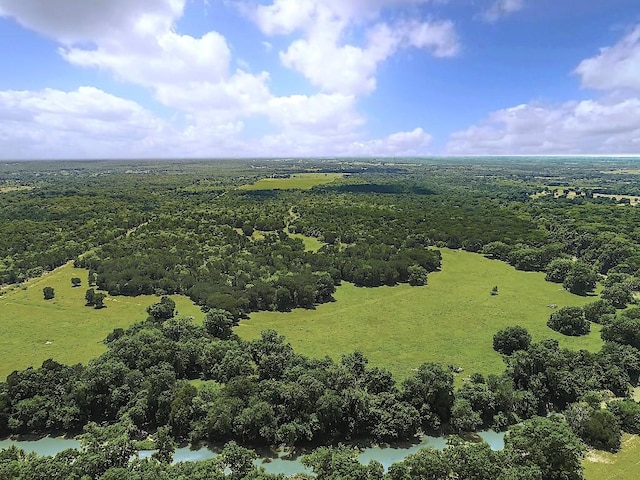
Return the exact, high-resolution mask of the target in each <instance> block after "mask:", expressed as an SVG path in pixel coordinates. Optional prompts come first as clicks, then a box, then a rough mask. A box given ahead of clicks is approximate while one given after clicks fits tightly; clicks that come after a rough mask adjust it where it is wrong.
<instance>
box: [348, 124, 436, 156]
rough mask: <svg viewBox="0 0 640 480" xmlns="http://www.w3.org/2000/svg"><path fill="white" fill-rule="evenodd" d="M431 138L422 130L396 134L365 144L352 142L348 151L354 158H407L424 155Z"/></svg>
mask: <svg viewBox="0 0 640 480" xmlns="http://www.w3.org/2000/svg"><path fill="white" fill-rule="evenodd" d="M431 141H432V137H431V135H429V134H428V133H426V132H425V131H424V130H423V129H422V128H416V129H414V130H412V131H410V132H397V133H393V134H391V135H389V136H388V137H386V138H383V139H379V140H370V141H366V142H354V143H353V144H352V145H351V146H350V149H349V152H348V153H349V154H350V155H356V156H394V155H399V156H409V155H426V154H428V153H429V152H428V147H429V145H430V144H431Z"/></svg>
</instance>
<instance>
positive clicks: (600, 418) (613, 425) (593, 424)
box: [583, 409, 622, 452]
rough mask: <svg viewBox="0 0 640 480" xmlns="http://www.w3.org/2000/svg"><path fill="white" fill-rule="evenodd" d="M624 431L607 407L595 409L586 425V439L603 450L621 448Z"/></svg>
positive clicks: (612, 450) (613, 450)
mask: <svg viewBox="0 0 640 480" xmlns="http://www.w3.org/2000/svg"><path fill="white" fill-rule="evenodd" d="M621 437H622V431H621V430H620V422H619V421H618V419H617V418H616V416H615V415H614V414H613V413H612V412H610V411H609V410H607V409H600V410H596V411H594V412H593V413H592V414H591V416H590V418H589V419H588V420H587V422H586V423H585V425H584V437H583V439H584V441H585V442H587V443H588V444H589V445H592V446H594V447H596V448H599V449H601V450H608V451H610V452H617V451H618V450H620V439H621Z"/></svg>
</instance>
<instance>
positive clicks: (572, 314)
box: [547, 307, 591, 336]
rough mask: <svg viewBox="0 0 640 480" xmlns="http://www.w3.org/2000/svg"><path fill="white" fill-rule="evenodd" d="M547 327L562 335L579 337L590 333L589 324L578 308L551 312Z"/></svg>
mask: <svg viewBox="0 0 640 480" xmlns="http://www.w3.org/2000/svg"><path fill="white" fill-rule="evenodd" d="M547 326H548V327H549V328H550V329H552V330H555V331H556V332H559V333H562V334H563V335H570V336H580V335H586V334H588V333H589V332H590V331H591V324H590V323H589V322H588V321H587V320H586V319H585V317H584V312H583V310H582V308H580V307H563V308H561V309H559V310H557V311H556V312H553V313H552V314H551V316H550V317H549V321H548V322H547Z"/></svg>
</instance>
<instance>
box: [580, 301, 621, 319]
mask: <svg viewBox="0 0 640 480" xmlns="http://www.w3.org/2000/svg"><path fill="white" fill-rule="evenodd" d="M582 311H583V312H584V318H585V319H586V320H587V321H588V322H593V323H602V322H603V319H604V318H607V317H606V316H608V315H612V314H615V313H616V309H615V307H614V306H613V305H611V303H609V302H608V301H606V300H602V299H600V300H596V301H595V302H591V303H587V304H586V305H584V306H583V307H582Z"/></svg>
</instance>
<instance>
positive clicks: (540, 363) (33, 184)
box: [0, 160, 640, 480]
mask: <svg viewBox="0 0 640 480" xmlns="http://www.w3.org/2000/svg"><path fill="white" fill-rule="evenodd" d="M585 162H587V161H585ZM624 168H628V166H625V165H624V164H615V165H602V164H598V163H596V162H594V163H593V164H592V163H584V164H581V165H579V166H576V165H574V164H567V163H560V162H554V161H549V162H547V163H537V162H530V163H527V162H525V161H521V162H514V161H506V160H505V161H502V162H497V163H494V164H488V163H486V164H481V163H474V162H468V163H464V162H462V161H460V162H452V163H448V164H438V163H429V162H423V163H416V164H402V165H399V164H398V165H385V164H370V165H366V166H362V164H361V163H360V162H358V163H356V162H353V163H351V162H346V161H343V162H329V161H327V162H315V163H314V162H311V161H309V162H306V163H299V162H279V163H274V164H268V163H260V162H253V163H250V164H247V163H236V162H229V163H220V164H215V165H214V164H206V163H205V164H182V165H177V166H176V165H175V164H162V163H149V164H141V165H137V166H135V168H134V167H133V166H131V165H126V164H118V163H113V164H108V165H107V164H97V165H95V166H94V165H91V164H83V163H77V164H74V163H73V162H70V163H69V164H68V165H65V168H64V170H61V169H60V168H59V167H58V170H56V169H55V168H52V167H50V166H48V165H46V164H29V163H25V164H17V165H13V166H11V165H9V166H7V165H5V166H3V168H1V169H0V187H2V186H5V189H6V191H4V192H3V193H2V194H0V220H1V221H0V284H8V283H16V282H20V281H23V280H25V279H27V278H30V277H34V276H37V275H39V274H41V273H42V272H44V271H47V270H51V269H52V268H55V267H56V266H59V265H62V264H64V263H65V262H67V261H70V260H73V261H74V262H75V264H76V265H77V266H79V267H86V268H88V269H90V272H91V273H90V278H89V283H90V284H91V285H94V287H95V288H98V289H101V290H104V291H107V292H108V293H109V294H111V295H129V296H135V295H139V294H148V293H153V294H157V295H158V296H160V297H161V298H160V300H159V301H158V303H156V304H154V305H150V306H149V308H148V309H147V311H148V314H149V317H148V319H147V320H146V322H144V323H141V324H137V325H134V326H133V327H131V328H129V329H126V330H122V329H118V330H115V331H114V332H113V333H112V334H111V335H109V337H108V338H107V339H105V342H106V344H107V348H108V350H107V352H106V353H105V354H103V355H101V356H100V357H98V358H96V359H94V360H92V361H91V362H89V363H88V364H87V365H69V366H68V365H62V364H59V363H57V362H56V361H54V360H48V361H46V362H45V363H44V364H43V365H42V366H41V367H39V368H29V369H27V370H24V371H21V372H14V373H13V374H11V375H9V377H8V378H7V379H6V382H3V383H0V435H8V434H46V433H51V432H58V433H59V432H72V433H74V432H75V433H77V432H81V431H83V429H84V431H85V437H84V440H83V442H84V448H83V450H81V451H79V452H65V453H63V454H60V455H58V456H57V457H55V458H49V459H43V458H36V457H34V456H27V455H25V454H24V453H23V452H20V451H18V450H17V449H10V450H7V451H4V452H2V453H0V478H25V479H26V478H104V479H107V478H123V476H127V478H140V479H143V478H167V479H170V478H228V476H230V477H231V478H238V479H239V478H275V477H273V476H269V475H267V474H265V473H263V472H262V473H261V472H259V471H257V470H255V469H254V468H253V467H252V466H251V455H252V452H251V451H248V450H245V449H244V448H243V447H247V446H249V447H250V446H260V445H287V446H292V447H298V448H307V449H312V448H314V447H317V446H320V445H337V444H338V443H339V442H344V441H350V440H363V439H364V440H367V441H370V442H376V443H377V442H393V441H398V440H407V439H412V438H414V437H415V436H416V435H417V434H419V433H423V432H437V433H452V432H472V431H476V430H478V429H481V428H487V427H490V428H494V429H496V430H504V429H507V428H511V429H510V433H509V435H508V436H507V443H506V447H505V450H504V451H502V452H493V451H491V450H490V449H488V447H487V446H483V445H471V444H466V443H460V444H457V442H456V441H454V442H453V443H454V444H453V445H451V446H450V447H449V448H447V449H445V450H444V451H443V452H439V451H430V450H426V451H423V452H421V453H419V454H417V455H414V456H411V457H409V458H408V459H406V460H405V461H404V462H402V463H400V464H397V465H394V466H393V467H392V468H391V469H390V470H389V472H388V473H386V474H385V473H384V472H383V471H382V468H381V466H379V465H375V464H371V465H369V466H362V465H360V464H359V463H358V462H357V460H356V458H355V454H354V451H353V449H349V448H342V447H341V448H330V447H323V448H320V449H317V450H315V451H314V453H312V454H310V455H309V456H308V457H305V462H307V465H309V466H310V467H312V468H313V470H314V472H315V473H316V474H317V478H336V479H337V478H340V479H349V478H358V479H360V478H367V479H369V478H370V479H377V478H381V479H382V478H387V479H393V480H400V479H403V480H404V479H411V478H434V479H440V478H442V479H445V478H452V476H453V477H454V478H479V479H483V478H486V479H496V478H500V479H504V480H507V479H556V478H557V479H573V478H575V479H579V478H582V474H581V466H580V459H581V458H582V454H583V444H587V445H590V446H594V447H597V448H602V449H606V450H611V451H616V450H617V449H619V448H620V438H621V432H622V431H626V432H630V433H639V432H640V405H639V404H638V403H637V402H634V401H633V400H631V399H629V393H630V389H631V387H632V386H635V385H637V384H638V377H639V376H640V308H634V307H633V306H631V307H628V306H629V305H631V304H633V303H634V298H635V294H636V293H637V292H638V291H640V227H639V225H640V209H639V208H638V207H631V206H629V205H620V204H618V203H617V202H616V201H615V200H609V199H602V198H590V197H588V196H586V197H580V198H576V199H574V200H570V199H566V198H552V197H550V196H546V197H540V198H534V197H533V196H532V195H533V194H534V193H536V192H538V191H540V189H541V188H542V187H543V186H549V185H559V186H562V185H566V186H572V187H580V186H581V185H594V184H597V185H599V186H600V190H602V191H605V192H607V193H629V192H634V193H636V194H637V193H639V192H640V181H638V180H636V176H634V175H629V174H626V175H625V174H622V173H602V172H603V171H608V170H609V171H612V172H619V171H620V170H621V169H624ZM308 170H313V171H321V172H328V173H329V172H343V173H349V176H348V177H345V178H344V179H343V180H342V181H341V182H340V183H338V184H335V185H334V184H331V185H325V186H321V187H315V188H314V189H312V190H310V191H297V190H291V191H289V190H286V191H285V190H282V191H276V190H269V191H251V190H242V189H238V187H239V186H241V185H246V184H248V183H251V182H252V181H254V180H256V179H259V178H263V177H266V176H268V175H270V174H273V173H274V172H275V173H282V172H284V173H296V172H301V171H308ZM61 171H64V172H65V174H64V175H61V174H60V172H61ZM638 178H640V177H638ZM17 187H23V188H17ZM24 187H26V188H24ZM636 187H637V190H634V188H636ZM294 233H300V234H303V235H306V236H308V237H315V238H317V239H318V240H320V241H321V242H323V243H324V246H323V247H322V248H321V249H320V250H319V251H317V252H315V251H309V250H306V249H305V245H304V243H303V241H302V240H300V239H299V238H293V237H291V236H290V234H294ZM441 247H449V248H462V249H465V250H468V251H471V252H477V253H479V254H483V255H486V256H487V257H489V258H494V259H497V260H501V261H505V262H508V263H510V264H511V265H513V266H514V267H515V268H517V269H520V270H530V271H544V272H546V278H547V280H548V281H550V282H556V283H559V284H562V285H563V287H564V288H566V289H567V290H569V291H571V292H573V293H576V294H580V295H586V294H589V293H590V292H592V291H593V290H594V289H595V288H596V284H597V282H601V283H602V285H603V290H602V292H601V295H600V297H601V299H600V300H597V301H594V302H591V303H589V304H587V305H586V306H585V307H584V308H567V309H558V310H557V311H555V312H554V313H553V314H552V315H551V317H550V318H549V323H548V325H549V327H550V328H552V329H554V330H557V331H558V332H560V333H563V334H565V335H582V334H585V333H587V332H588V331H589V326H590V324H591V323H592V322H595V323H600V324H602V325H603V328H602V332H601V335H602V338H603V340H604V341H605V343H604V346H603V348H602V349H601V351H599V352H597V353H589V352H586V351H578V352H576V351H570V350H565V349H562V348H560V347H559V345H558V342H556V341H552V340H545V341H542V342H538V343H532V342H531V338H530V336H529V335H528V333H527V332H526V330H524V329H522V328H521V327H520V328H516V327H513V328H510V329H507V330H504V331H501V332H495V333H496V336H495V337H494V348H495V349H496V350H497V351H499V352H500V353H502V354H503V355H504V359H505V371H504V373H503V374H502V375H492V376H489V377H488V378H484V377H482V376H481V375H478V374H471V375H470V377H469V378H468V381H466V382H465V383H464V384H463V385H462V386H461V387H460V388H457V389H455V388H454V372H453V371H452V369H451V368H449V367H448V366H443V365H437V364H423V365H416V366H415V371H414V374H413V375H411V376H409V377H408V378H406V379H404V380H403V381H401V382H397V381H396V380H395V379H394V378H393V377H392V376H391V374H390V373H389V372H388V371H386V370H384V369H381V368H378V367H371V366H369V365H368V361H367V359H366V358H365V357H364V356H363V355H362V354H361V353H359V352H353V353H351V354H348V355H345V356H343V357H342V359H341V360H340V361H334V360H331V359H329V358H325V359H311V358H307V357H304V356H302V355H299V354H297V353H296V352H295V351H293V349H292V347H291V346H290V345H289V344H288V343H287V342H286V339H284V338H283V337H281V336H279V335H278V334H277V333H276V332H273V331H266V332H263V334H262V337H261V338H260V339H258V340H254V341H244V340H241V339H240V338H238V337H237V336H236V335H235V334H234V332H233V326H234V325H235V324H236V322H237V321H238V319H239V318H241V317H244V316H246V315H247V314H248V313H250V312H252V311H259V310H278V311H287V310H290V309H292V308H296V307H303V308H313V307H314V306H315V305H318V304H321V303H325V302H329V301H332V300H333V294H334V292H335V288H336V286H337V285H339V284H340V283H341V282H343V281H346V282H352V283H354V284H356V285H357V286H361V287H371V288H373V287H377V286H381V285H390V286H393V285H396V284H398V283H409V284H411V285H425V284H427V283H428V274H429V273H430V272H434V271H436V270H438V269H439V268H441V263H440V253H439V251H438V248H441ZM173 293H182V294H185V295H188V296H189V297H190V298H191V299H192V300H193V301H194V302H195V303H197V304H198V305H200V306H201V307H202V311H203V317H204V322H203V324H202V325H200V324H199V323H197V322H194V321H193V319H190V318H180V317H179V316H176V315H175V305H174V304H173V302H172V301H171V300H170V299H169V298H168V297H165V296H164V295H168V294H173ZM469 373H472V372H469ZM612 398H615V400H612ZM605 401H606V402H608V404H607V407H606V408H603V406H602V405H603V402H605ZM557 414H562V415H557ZM98 425H102V427H99V426H98ZM150 432H151V433H152V434H153V435H154V438H155V440H156V445H157V446H158V448H159V453H158V454H157V455H156V457H154V459H152V460H144V461H143V460H139V461H138V460H136V461H134V462H130V461H129V460H130V457H131V455H132V453H133V452H134V450H135V445H134V443H133V442H134V440H138V439H144V438H146V436H147V435H148V434H149V433H150ZM174 441H179V442H180V441H188V442H192V443H197V442H200V441H208V442H212V443H214V444H219V445H222V444H225V443H227V442H230V441H233V442H232V443H227V445H226V447H225V448H224V450H223V451H222V455H221V456H220V457H218V458H217V459H215V460H212V461H210V462H203V463H197V464H178V465H174V466H171V465H169V460H170V458H171V454H172V451H173V448H174V447H175V444H174ZM240 445H241V446H240ZM545 449H547V450H545ZM464 469H467V470H464ZM229 472H231V473H230V474H229ZM83 475H85V476H86V477H83ZM300 478H305V477H304V476H300Z"/></svg>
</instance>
